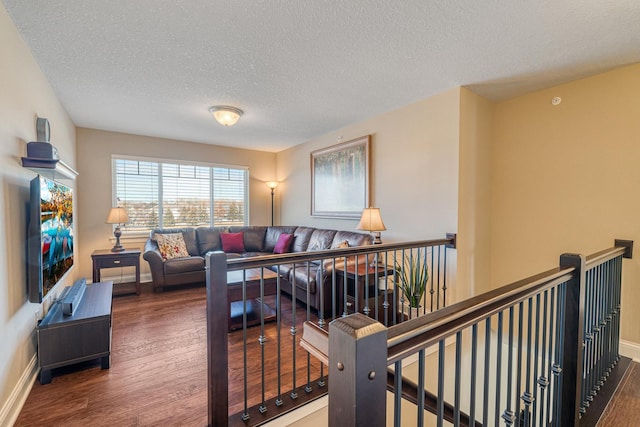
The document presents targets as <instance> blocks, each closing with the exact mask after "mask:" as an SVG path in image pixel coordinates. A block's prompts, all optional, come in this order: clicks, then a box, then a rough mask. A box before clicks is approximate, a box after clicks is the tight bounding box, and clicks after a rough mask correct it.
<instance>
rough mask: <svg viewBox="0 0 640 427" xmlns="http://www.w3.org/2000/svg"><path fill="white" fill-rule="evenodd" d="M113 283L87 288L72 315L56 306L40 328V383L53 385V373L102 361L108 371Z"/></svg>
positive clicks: (97, 284) (108, 282) (99, 283)
mask: <svg viewBox="0 0 640 427" xmlns="http://www.w3.org/2000/svg"><path fill="white" fill-rule="evenodd" d="M112 294H113V282H110V281H105V282H97V283H92V284H90V285H86V290H85V292H84V295H83V296H82V300H81V301H80V304H79V305H78V307H77V309H75V311H74V313H73V314H72V315H66V314H64V313H63V307H62V306H63V304H61V303H55V304H53V306H52V307H51V308H50V309H49V312H48V313H47V315H46V316H45V318H44V319H42V321H41V322H40V324H39V325H38V328H37V329H38V360H39V363H40V369H41V370H40V383H41V384H48V383H50V382H51V370H52V369H54V368H59V367H61V366H67V365H71V364H74V363H79V362H84V361H86V360H91V359H97V358H100V361H101V364H102V369H109V365H110V358H111V298H112Z"/></svg>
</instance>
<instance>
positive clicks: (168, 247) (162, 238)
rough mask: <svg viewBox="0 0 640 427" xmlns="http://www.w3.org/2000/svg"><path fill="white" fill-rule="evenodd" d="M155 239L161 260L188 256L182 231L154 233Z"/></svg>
mask: <svg viewBox="0 0 640 427" xmlns="http://www.w3.org/2000/svg"><path fill="white" fill-rule="evenodd" d="M156 239H157V242H158V248H159V249H160V254H161V255H162V259H163V260H165V261H166V260H168V259H174V258H185V257H188V256H189V252H187V245H186V244H185V243H184V237H182V233H170V234H156Z"/></svg>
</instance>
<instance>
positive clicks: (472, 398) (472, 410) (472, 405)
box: [469, 323, 478, 426]
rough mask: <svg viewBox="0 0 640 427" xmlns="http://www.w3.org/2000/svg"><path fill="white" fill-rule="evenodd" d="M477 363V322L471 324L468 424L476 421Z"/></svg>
mask: <svg viewBox="0 0 640 427" xmlns="http://www.w3.org/2000/svg"><path fill="white" fill-rule="evenodd" d="M477 364H478V324H477V323H474V324H473V325H472V326H471V384H470V386H469V388H470V390H469V425H470V426H472V425H474V424H475V422H476V376H477Z"/></svg>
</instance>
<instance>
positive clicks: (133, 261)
mask: <svg viewBox="0 0 640 427" xmlns="http://www.w3.org/2000/svg"><path fill="white" fill-rule="evenodd" d="M140 253H141V251H140V249H125V250H124V251H120V252H111V249H98V250H95V251H93V253H92V254H91V258H92V259H93V283H97V282H99V281H100V269H102V268H115V267H135V269H136V282H135V283H136V290H135V293H136V295H140ZM114 288H115V285H114ZM123 293H130V292H118V293H116V292H114V295H122V294H123Z"/></svg>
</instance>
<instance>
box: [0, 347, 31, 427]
mask: <svg viewBox="0 0 640 427" xmlns="http://www.w3.org/2000/svg"><path fill="white" fill-rule="evenodd" d="M37 376H38V355H36V354H34V355H33V358H32V359H31V361H29V364H28V365H27V369H25V370H24V372H23V373H22V376H21V377H20V379H19V380H18V384H16V386H15V388H14V389H13V391H12V392H11V394H10V395H9V398H8V399H7V401H6V402H4V405H2V408H0V426H12V425H14V424H15V422H16V420H17V419H18V415H20V411H21V410H22V407H23V406H24V402H25V401H26V400H27V397H29V392H31V387H32V386H33V383H34V382H35V381H36V377H37Z"/></svg>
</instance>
